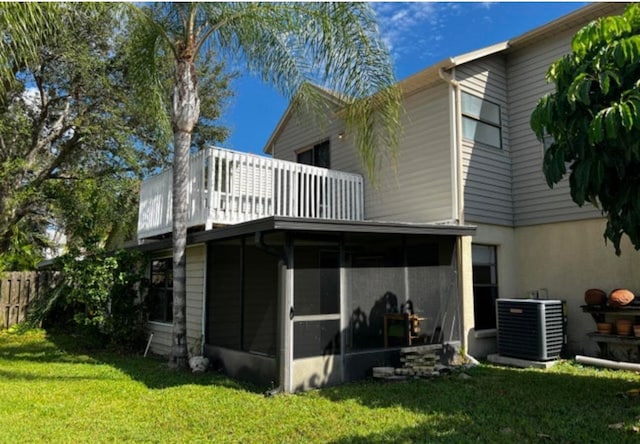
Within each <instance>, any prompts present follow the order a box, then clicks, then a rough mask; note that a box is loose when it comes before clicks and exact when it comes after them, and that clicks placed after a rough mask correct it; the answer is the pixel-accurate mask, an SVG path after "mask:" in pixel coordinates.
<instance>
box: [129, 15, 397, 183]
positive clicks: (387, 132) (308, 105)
mask: <svg viewBox="0 0 640 444" xmlns="http://www.w3.org/2000/svg"><path fill="white" fill-rule="evenodd" d="M133 17H134V19H135V22H136V26H135V27H134V28H133V31H132V44H131V51H130V56H131V60H132V62H131V68H130V70H129V71H128V74H129V75H130V78H131V79H132V82H133V84H134V85H136V92H137V95H136V98H137V100H140V101H141V103H144V104H145V107H147V108H150V109H156V110H161V111H163V112H162V113H161V114H160V115H159V116H158V120H159V121H161V122H163V124H162V126H163V127H165V128H167V129H168V128H170V119H169V116H168V113H167V112H165V110H168V109H170V104H169V103H168V95H167V94H166V93H165V89H166V86H165V83H164V79H165V78H166V74H167V72H166V66H167V64H166V63H162V62H163V61H166V60H167V58H169V59H173V61H174V63H175V62H176V60H177V57H178V54H179V52H180V50H181V48H182V49H184V48H186V47H189V48H190V50H189V51H188V54H189V57H191V56H192V57H193V59H194V61H195V63H196V64H198V66H200V67H201V68H202V67H204V66H207V65H208V64H210V62H211V60H214V58H215V59H222V60H228V61H229V63H236V64H241V65H244V66H245V67H246V69H247V71H248V72H250V73H252V74H253V75H255V76H257V77H259V78H260V79H262V80H263V81H264V82H265V83H267V84H270V85H272V86H274V87H275V88H276V89H277V90H278V91H279V92H280V93H282V94H283V95H284V96H285V97H287V98H288V99H291V100H293V99H294V98H295V100H294V101H293V105H294V107H299V108H301V109H303V110H305V111H307V112H311V113H312V114H314V115H315V117H316V118H315V119H314V120H315V121H317V122H318V123H319V124H323V123H324V124H326V123H327V122H328V121H329V119H331V118H332V117H333V114H332V113H330V112H328V108H327V103H326V97H325V96H324V95H321V94H318V91H317V88H309V87H307V84H308V83H313V84H316V85H318V86H320V87H321V88H323V89H325V90H327V91H330V92H331V93H332V94H334V95H335V96H336V97H340V98H342V102H343V106H344V114H343V115H342V117H343V118H344V120H345V122H346V124H347V128H348V130H349V131H351V132H352V134H353V137H354V140H355V141H356V148H357V150H358V153H359V154H360V157H361V160H362V163H363V165H364V166H365V167H366V169H367V171H368V173H369V175H370V176H371V177H372V178H373V177H374V176H375V171H376V170H377V168H378V167H380V165H381V163H382V161H383V160H389V159H393V158H394V156H395V151H396V149H397V143H398V135H399V133H400V112H401V96H400V91H399V90H398V88H397V87H395V86H394V85H395V77H394V74H393V65H392V63H391V59H390V57H389V53H388V51H387V48H386V47H385V45H384V44H383V42H382V41H381V38H380V36H379V33H378V29H377V23H376V19H375V14H374V12H373V9H372V8H371V7H370V5H368V4H367V3H357V2H338V3H335V2H332V3H330V2H297V3H296V2H293V3H289V2H274V3H270V2H266V3H265V2H246V3H243V2H212V3H209V2H205V3H190V4H187V3H179V4H171V5H168V4H166V3H156V4H152V5H149V4H146V5H144V6H143V7H142V8H141V9H136V10H134V14H133ZM190 45H191V46H190ZM191 49H192V50H191ZM182 56H184V54H183V55H181V56H180V57H182ZM207 58H210V60H206V59H207ZM163 67H164V68H165V70H164V71H163ZM174 67H175V65H172V68H174ZM200 80H201V79H200ZM200 88H201V89H200V93H199V98H200V100H203V99H204V98H205V97H206V95H205V94H204V90H203V89H202V86H200ZM202 110H203V111H204V107H203V108H202ZM201 120H202V119H201ZM196 143H197V142H196Z"/></svg>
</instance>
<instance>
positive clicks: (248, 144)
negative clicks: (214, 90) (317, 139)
mask: <svg viewBox="0 0 640 444" xmlns="http://www.w3.org/2000/svg"><path fill="white" fill-rule="evenodd" d="M584 5H586V3H582V2H580V3H579V2H565V3H559V2H535V3H530V2H509V3H506V2H453V3H444V2H415V3H400V2H393V3H384V2H379V3H377V2H376V3H373V7H374V9H375V10H376V14H377V16H378V23H379V26H380V32H381V34H382V37H383V39H384V40H385V42H386V43H387V45H388V47H389V48H390V50H391V55H392V58H393V63H394V67H395V72H396V77H397V78H398V80H402V79H404V78H406V77H408V76H409V75H411V74H414V73H416V72H418V71H421V70H423V69H424V68H427V67H428V66H430V65H432V64H434V63H436V62H439V61H441V60H443V59H445V58H447V57H452V56H456V55H460V54H464V53H466V52H469V51H473V50H476V49H479V48H483V47H485V46H489V45H492V44H494V43H498V42H502V41H505V40H508V39H511V38H513V37H517V36H519V35H521V34H523V33H525V32H527V31H529V30H531V29H534V28H536V27H538V26H540V25H543V24H545V23H547V22H550V21H552V20H554V19H556V18H558V17H561V16H563V15H565V14H567V13H569V12H572V11H574V10H576V9H579V8H580V7H582V6H584ZM232 87H233V88H234V91H235V93H236V96H235V97H234V98H233V99H232V100H231V102H230V103H229V105H228V108H227V111H226V113H225V117H224V118H223V119H222V124H224V125H226V126H228V127H229V128H230V129H231V130H232V135H231V137H230V138H229V139H228V140H227V141H226V142H225V143H224V146H225V147H227V148H231V149H236V150H239V151H247V152H254V153H261V152H262V149H263V148H264V145H265V143H266V142H267V139H268V138H269V136H270V135H271V132H272V131H273V129H274V128H275V126H276V124H277V123H278V121H279V120H280V117H281V116H282V114H283V113H284V111H285V109H286V107H287V103H288V102H287V101H286V100H285V99H284V98H283V97H281V96H280V95H279V94H278V93H277V92H276V91H275V90H274V89H273V88H271V87H269V86H267V85H264V84H263V83H262V82H261V81H260V80H258V79H256V78H253V77H250V76H247V75H243V76H241V77H239V78H238V79H236V80H235V81H234V83H233V86H232Z"/></svg>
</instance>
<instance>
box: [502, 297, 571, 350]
mask: <svg viewBox="0 0 640 444" xmlns="http://www.w3.org/2000/svg"><path fill="white" fill-rule="evenodd" d="M496 311H497V323H498V353H499V354H500V355H502V356H508V357H513V358H520V359H527V360H533V361H550V360H553V359H557V358H558V357H559V356H560V352H561V351H562V347H563V346H564V344H565V343H566V333H565V325H566V316H565V304H564V302H563V301H560V300H546V299H498V300H497V301H496Z"/></svg>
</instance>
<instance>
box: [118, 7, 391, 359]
mask: <svg viewBox="0 0 640 444" xmlns="http://www.w3.org/2000/svg"><path fill="white" fill-rule="evenodd" d="M132 17H133V20H134V21H135V27H134V30H133V32H132V36H131V39H132V43H133V50H132V51H131V57H132V59H131V64H130V65H131V75H132V76H133V78H135V79H136V80H137V84H138V85H139V87H140V88H139V91H140V93H141V94H140V98H139V99H140V100H143V101H146V102H147V104H148V106H150V107H152V108H154V109H158V110H162V109H167V108H169V109H170V120H169V119H167V118H166V117H165V118H164V119H163V118H162V116H161V115H159V116H158V117H159V122H164V124H165V125H167V126H168V125H169V124H170V127H171V131H172V132H173V150H174V153H173V202H172V205H173V275H174V286H173V304H174V305H173V307H174V319H173V322H174V328H173V344H172V348H171V355H170V365H172V366H175V367H181V366H185V365H186V361H187V344H186V319H185V303H186V295H185V281H186V278H185V249H186V237H187V236H186V235H187V200H186V197H187V180H188V167H189V166H188V165H189V164H188V158H189V151H190V148H191V133H192V131H193V128H194V125H195V124H196V122H197V120H198V117H199V112H200V109H199V105H200V102H199V97H198V78H197V74H196V63H197V61H198V58H199V57H201V56H202V54H203V53H205V52H206V51H214V52H215V54H216V55H218V56H219V57H224V58H226V59H227V60H233V61H235V62H239V63H243V64H244V65H245V66H246V67H247V68H248V70H249V71H250V72H252V73H254V74H257V75H258V76H260V77H261V78H262V79H263V80H264V81H265V82H267V83H269V84H272V85H273V86H274V87H275V88H277V89H278V90H279V91H280V92H281V93H282V94H283V95H285V96H286V97H288V98H289V99H293V98H294V97H295V100H294V101H293V103H294V104H296V105H297V106H302V107H305V108H306V109H307V110H309V111H313V110H316V111H318V110H320V111H322V110H323V106H322V102H321V95H320V94H318V89H317V88H309V87H308V85H309V83H310V82H313V83H315V84H317V85H319V86H322V87H324V88H327V89H330V90H332V91H334V92H336V93H338V94H340V95H341V96H342V97H345V98H347V101H346V105H345V107H344V109H343V110H342V112H343V114H342V117H343V118H344V120H345V123H346V125H347V127H348V128H350V130H351V131H352V132H353V134H354V135H355V139H356V145H357V149H358V152H359V154H360V157H361V159H362V161H363V164H364V165H366V168H367V171H368V172H369V175H370V176H373V174H374V172H375V169H376V167H377V165H378V163H379V160H380V159H381V157H380V156H378V154H379V153H391V154H393V152H394V150H395V147H396V146H397V136H398V130H399V114H400V95H399V93H398V90H397V89H396V88H394V87H393V84H394V75H393V69H392V65H391V62H390V58H389V55H388V52H387V50H386V49H385V46H384V44H383V43H382V42H381V39H380V37H379V34H378V31H377V25H376V21H375V15H374V13H373V11H372V9H371V8H370V7H369V6H368V5H367V4H365V3H244V2H241V3H218V2H216V3H200V4H199V3H159V4H155V5H153V6H142V7H140V8H139V9H137V8H136V13H135V14H133V16H132ZM167 55H169V56H170V57H171V59H172V60H173V64H174V77H173V93H172V103H171V106H170V107H169V106H166V104H163V95H162V94H161V85H162V79H161V78H160V74H161V72H162V70H159V69H157V68H158V65H157V64H158V60H159V58H162V59H165V60H166V56H167ZM325 111H326V110H325ZM323 114H325V115H326V112H325V113H323ZM165 116H166V114H165Z"/></svg>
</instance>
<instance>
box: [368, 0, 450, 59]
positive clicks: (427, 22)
mask: <svg viewBox="0 0 640 444" xmlns="http://www.w3.org/2000/svg"><path fill="white" fill-rule="evenodd" d="M372 6H373V9H374V10H375V12H376V15H377V17H378V24H379V27H380V33H381V35H382V39H383V41H384V42H385V43H386V45H387V47H388V48H389V51H391V55H392V57H393V58H394V59H396V60H397V59H398V58H400V57H403V56H405V55H408V54H414V55H415V54H427V55H430V54H432V53H433V50H434V48H433V47H434V46H437V42H439V41H441V40H442V34H441V30H442V29H443V27H444V19H445V17H446V16H447V14H449V13H450V11H452V10H453V8H452V5H451V4H445V3H429V2H411V3H409V2H402V3H372ZM416 45H419V46H420V47H418V48H417V47H416Z"/></svg>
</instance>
